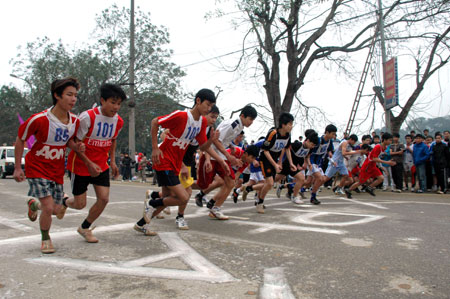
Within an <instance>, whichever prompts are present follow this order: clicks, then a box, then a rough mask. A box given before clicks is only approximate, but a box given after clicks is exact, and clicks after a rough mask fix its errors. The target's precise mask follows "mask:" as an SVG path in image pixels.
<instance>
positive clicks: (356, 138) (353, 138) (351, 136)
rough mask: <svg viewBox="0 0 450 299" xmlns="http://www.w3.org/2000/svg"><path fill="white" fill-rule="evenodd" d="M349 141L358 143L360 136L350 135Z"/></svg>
mask: <svg viewBox="0 0 450 299" xmlns="http://www.w3.org/2000/svg"><path fill="white" fill-rule="evenodd" d="M348 139H351V140H353V141H355V142H356V141H358V136H356V135H355V134H352V135H350V137H348Z"/></svg>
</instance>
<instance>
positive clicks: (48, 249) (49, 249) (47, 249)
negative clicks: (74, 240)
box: [41, 239, 55, 254]
mask: <svg viewBox="0 0 450 299" xmlns="http://www.w3.org/2000/svg"><path fill="white" fill-rule="evenodd" d="M41 252H42V253H45V254H48V253H54V252H55V247H53V243H52V240H50V239H49V240H43V241H42V244H41Z"/></svg>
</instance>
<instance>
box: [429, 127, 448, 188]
mask: <svg viewBox="0 0 450 299" xmlns="http://www.w3.org/2000/svg"><path fill="white" fill-rule="evenodd" d="M435 138H436V143H434V144H433V145H432V146H431V161H432V163H433V166H434V171H435V173H436V177H437V183H438V189H437V191H436V192H437V193H438V194H443V193H444V192H445V191H446V190H447V173H446V170H447V169H446V168H447V167H448V164H449V162H450V151H449V147H448V146H447V145H446V144H445V143H444V142H442V135H441V134H440V133H437V134H436V136H435ZM439 188H440V189H439Z"/></svg>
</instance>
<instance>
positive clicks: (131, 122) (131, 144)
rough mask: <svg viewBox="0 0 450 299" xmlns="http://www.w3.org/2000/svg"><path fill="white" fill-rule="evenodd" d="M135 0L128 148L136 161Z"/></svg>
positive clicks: (132, 17) (132, 5)
mask: <svg viewBox="0 0 450 299" xmlns="http://www.w3.org/2000/svg"><path fill="white" fill-rule="evenodd" d="M134 59H135V58H134V0H131V14H130V81H129V84H130V95H129V98H130V100H129V102H128V106H129V107H130V112H129V114H128V123H129V126H128V147H129V149H130V158H131V159H133V161H134V160H135V158H134V153H135V152H136V140H135V139H136V131H135V115H134V107H135V106H136V103H135V101H134Z"/></svg>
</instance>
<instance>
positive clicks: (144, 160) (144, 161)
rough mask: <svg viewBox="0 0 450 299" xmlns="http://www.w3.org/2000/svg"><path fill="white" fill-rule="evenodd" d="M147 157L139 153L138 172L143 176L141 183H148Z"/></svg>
mask: <svg viewBox="0 0 450 299" xmlns="http://www.w3.org/2000/svg"><path fill="white" fill-rule="evenodd" d="M147 163H148V160H147V157H146V156H145V154H142V153H139V163H138V170H139V174H140V175H141V182H142V183H146V182H147V175H146V174H145V171H146V168H147Z"/></svg>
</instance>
